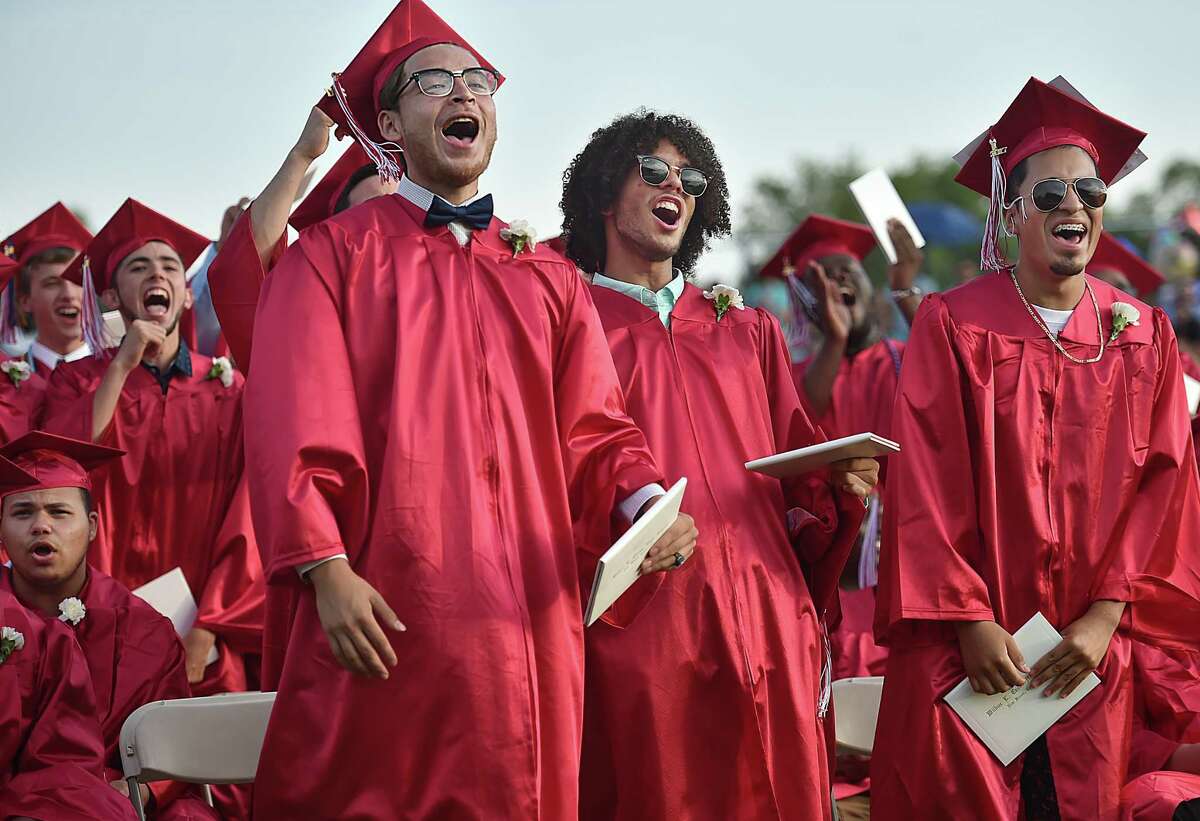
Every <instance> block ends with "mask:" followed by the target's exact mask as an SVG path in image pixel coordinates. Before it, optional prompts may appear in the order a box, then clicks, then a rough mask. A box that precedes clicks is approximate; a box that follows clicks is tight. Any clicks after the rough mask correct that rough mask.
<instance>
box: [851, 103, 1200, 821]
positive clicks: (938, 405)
mask: <svg viewBox="0 0 1200 821" xmlns="http://www.w3.org/2000/svg"><path fill="white" fill-rule="evenodd" d="M1144 136H1145V135H1144V134H1143V133H1142V132H1141V131H1138V130H1136V129H1134V128H1131V127H1130V126H1128V125H1125V124H1124V123H1122V122H1120V121H1118V120H1116V119H1114V118H1112V117H1109V116H1107V115H1106V114H1103V113H1102V112H1100V111H1098V110H1097V109H1096V108H1094V107H1093V106H1091V105H1090V104H1088V103H1087V102H1085V101H1083V100H1082V99H1081V98H1079V97H1077V96H1075V95H1074V94H1072V93H1068V92H1067V91H1063V90H1059V88H1058V87H1056V86H1052V85H1047V84H1045V83H1042V82H1040V81H1038V80H1036V79H1031V80H1030V81H1029V82H1028V84H1027V85H1026V86H1025V88H1024V89H1023V90H1022V91H1021V93H1020V94H1019V95H1018V96H1017V98H1016V100H1015V101H1014V102H1013V103H1012V104H1011V105H1010V106H1009V108H1008V110H1007V111H1005V113H1004V114H1003V116H1002V117H1001V118H1000V119H999V120H998V121H997V122H996V123H995V124H994V125H993V126H991V128H990V129H989V130H988V132H987V133H985V135H984V137H983V138H982V139H981V140H979V141H978V142H977V143H975V144H973V145H972V146H971V147H970V149H969V150H968V151H967V152H964V153H965V154H966V155H967V157H968V158H967V160H966V163H965V165H964V166H963V168H962V171H961V172H960V173H959V175H958V177H957V179H958V181H959V182H961V183H963V184H964V185H966V186H968V187H970V188H972V189H974V190H976V191H978V192H980V193H982V194H984V195H985V196H988V197H990V200H991V211H990V218H989V222H988V225H989V227H990V230H989V232H988V233H987V234H986V235H985V237H984V249H983V254H982V263H983V265H982V267H983V269H984V271H985V273H984V275H983V276H980V277H978V278H976V279H974V280H973V281H971V282H969V283H968V284H966V285H963V286H961V287H959V288H956V289H954V290H952V291H949V292H947V293H945V294H934V295H931V296H929V297H926V299H925V300H924V302H923V303H922V305H921V308H920V310H919V313H918V315H917V318H916V320H915V322H914V324H913V331H912V335H911V337H910V339H909V343H908V347H907V349H906V352H905V359H904V369H903V372H902V374H901V376H900V386H899V392H898V396H897V400H896V405H895V411H894V414H893V428H892V430H893V436H894V437H895V438H896V440H897V441H898V442H900V443H901V444H902V446H903V448H904V450H903V452H902V453H901V454H899V456H898V457H896V458H895V459H894V460H893V461H892V463H891V464H890V466H889V475H888V488H887V502H886V505H887V510H888V511H889V512H891V511H896V512H897V515H895V516H889V517H887V519H886V521H885V522H884V529H885V535H884V540H883V547H882V551H881V563H880V573H879V600H878V606H877V611H876V614H877V615H876V628H877V633H878V634H879V636H880V638H881V640H882V641H884V642H885V643H886V644H888V645H889V649H890V653H889V658H888V669H887V681H886V684H885V686H884V692H883V701H882V705H881V708H880V712H879V721H878V729H877V732H876V735H875V747H874V751H873V756H872V759H871V785H872V816H873V817H876V818H881V819H885V821H886V819H909V818H923V819H941V818H945V819H950V818H961V817H964V815H969V816H970V817H972V818H980V819H1015V818H1017V817H1018V816H1019V817H1021V818H1024V819H1028V820H1029V821H1033V820H1034V819H1059V818H1061V819H1115V818H1117V816H1118V805H1119V800H1120V791H1121V787H1122V782H1123V780H1124V778H1125V774H1126V770H1127V762H1128V758H1129V741H1130V721H1131V718H1130V717H1131V715H1132V711H1133V708H1134V703H1135V699H1134V694H1133V685H1132V684H1131V676H1130V655H1131V647H1132V645H1133V644H1134V643H1135V642H1145V643H1146V644H1150V645H1155V644H1157V645H1161V646H1163V647H1165V648H1167V649H1174V650H1176V651H1179V650H1181V649H1182V650H1184V651H1185V652H1186V653H1189V654H1191V655H1195V653H1196V652H1197V651H1200V616H1198V613H1200V583H1198V581H1197V576H1196V573H1195V568H1196V567H1197V565H1198V559H1200V557H1197V555H1196V550H1197V545H1196V534H1197V533H1198V532H1200V494H1198V492H1197V481H1198V480H1197V472H1196V468H1195V465H1194V461H1193V457H1192V441H1191V434H1190V426H1189V419H1188V412H1187V403H1186V399H1185V391H1184V385H1183V378H1182V374H1181V370H1180V363H1179V355H1178V352H1177V345H1176V342H1175V336H1174V333H1173V332H1172V330H1171V326H1170V323H1169V322H1168V320H1167V318H1166V316H1165V314H1163V312H1162V311H1161V310H1158V309H1151V308H1150V307H1149V306H1147V305H1145V304H1143V303H1141V302H1139V301H1138V300H1137V299H1135V298H1133V297H1131V296H1129V295H1127V294H1124V293H1122V292H1120V291H1118V290H1116V289H1115V288H1113V287H1112V286H1110V285H1107V284H1106V283H1104V282H1102V281H1100V280H1099V279H1096V278H1094V277H1092V276H1090V275H1089V274H1088V273H1086V270H1087V267H1088V264H1089V262H1090V260H1091V259H1092V255H1093V253H1094V251H1095V248H1096V244H1097V242H1098V241H1099V239H1100V235H1101V231H1102V228H1103V217H1104V205H1105V201H1106V198H1107V188H1108V185H1109V184H1111V183H1112V182H1113V181H1115V180H1116V179H1117V178H1119V177H1120V176H1121V173H1122V169H1124V168H1128V165H1127V163H1128V162H1129V161H1130V160H1131V159H1132V158H1135V153H1136V151H1137V147H1138V144H1139V143H1140V142H1141V140H1142V138H1143V137H1144ZM998 230H1003V231H1004V233H1006V234H1007V235H1009V236H1010V237H1015V238H1016V239H1017V240H1018V244H1019V256H1018V255H1015V254H1014V255H1006V254H1004V253H1002V248H1001V247H1000V244H999V242H998V240H997V239H996V236H995V233H996V232H997V231H998ZM1009 250H1010V251H1011V250H1012V249H1009ZM1038 613H1041V614H1042V615H1043V616H1044V617H1045V618H1046V620H1047V621H1049V623H1050V624H1051V625H1052V626H1053V627H1054V628H1055V629H1056V630H1057V631H1058V632H1059V633H1060V634H1061V635H1062V637H1063V638H1062V641H1061V642H1060V643H1059V644H1057V646H1055V647H1053V649H1051V650H1050V651H1049V652H1047V653H1045V654H1044V655H1043V656H1042V657H1040V658H1038V657H1025V656H1024V655H1023V654H1022V652H1021V650H1020V648H1019V647H1018V646H1017V643H1016V641H1015V640H1014V638H1013V634H1014V633H1016V632H1017V631H1018V629H1019V628H1021V627H1022V626H1023V625H1024V624H1025V623H1026V622H1027V621H1029V619H1031V618H1032V617H1033V616H1035V615H1036V614H1038ZM1091 673H1095V674H1096V675H1098V677H1099V679H1100V684H1099V686H1098V687H1097V688H1096V690H1095V691H1093V692H1091V693H1089V694H1087V695H1086V696H1084V697H1083V699H1082V700H1081V701H1079V702H1078V703H1077V704H1075V705H1074V706H1073V707H1072V708H1071V710H1070V711H1069V712H1067V713H1066V714H1065V715H1063V716H1062V717H1061V718H1060V719H1059V720H1058V721H1057V722H1056V723H1054V724H1053V725H1052V726H1051V727H1050V728H1049V730H1048V731H1046V732H1045V733H1044V734H1043V735H1042V736H1041V737H1039V738H1038V739H1036V740H1035V741H1034V742H1033V743H1032V744H1031V745H1030V746H1029V747H1027V748H1026V749H1025V751H1024V753H1023V754H1022V755H1020V756H1019V757H1018V758H1017V759H1016V760H1014V761H1013V762H1012V763H1011V764H1009V765H1008V766H1001V764H1000V763H999V761H998V759H997V758H996V757H995V756H993V754H992V752H991V751H990V750H989V749H988V747H987V746H986V745H985V744H984V742H983V741H981V740H980V739H979V738H978V737H976V736H975V735H974V734H973V733H972V731H971V730H969V729H968V728H967V725H966V724H965V723H963V722H962V721H961V720H959V718H958V717H957V716H956V715H954V714H953V713H952V710H951V708H950V707H949V706H948V705H947V704H946V702H944V701H943V700H942V699H943V697H944V696H945V695H946V694H947V693H948V692H949V691H950V690H951V689H952V688H954V687H955V686H957V685H958V684H959V683H960V682H962V681H963V680H964V679H966V680H968V681H969V682H970V686H971V687H972V688H973V689H974V690H975V691H976V692H977V693H980V694H984V695H996V694H1000V693H1003V692H1005V691H1008V690H1009V689H1010V688H1014V687H1021V686H1024V685H1026V684H1027V683H1028V685H1029V687H1030V688H1032V689H1031V690H1030V691H1029V692H1028V693H1027V694H1025V695H1023V696H1020V698H1023V699H1025V701H1017V702H1016V706H1015V707H1014V708H1013V713H1012V714H1009V713H1002V714H1001V715H1002V716H1003V717H1002V718H1000V719H999V720H998V725H997V728H998V729H997V732H1005V731H1008V730H1010V729H1012V728H1013V727H1014V726H1018V725H1019V723H1020V721H1021V720H1022V717H1021V713H1022V712H1023V707H1022V705H1026V706H1027V705H1028V704H1030V703H1032V702H1030V701H1028V700H1029V699H1041V698H1055V699H1058V698H1065V697H1067V696H1069V695H1071V694H1072V693H1073V692H1075V691H1076V689H1077V688H1079V687H1080V685H1081V684H1082V683H1083V682H1084V681H1085V680H1086V679H1087V677H1088V676H1089V674H1091Z"/></svg>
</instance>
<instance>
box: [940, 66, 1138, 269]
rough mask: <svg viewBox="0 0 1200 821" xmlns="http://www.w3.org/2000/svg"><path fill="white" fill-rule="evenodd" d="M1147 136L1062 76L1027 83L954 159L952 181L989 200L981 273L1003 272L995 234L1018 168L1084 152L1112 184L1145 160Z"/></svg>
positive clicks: (1102, 176) (981, 256)
mask: <svg viewBox="0 0 1200 821" xmlns="http://www.w3.org/2000/svg"><path fill="white" fill-rule="evenodd" d="M1145 137H1146V133H1145V132H1144V131H1139V130H1138V129H1136V128H1133V127H1132V126H1129V125H1126V124H1125V123H1123V122H1121V121H1120V120H1118V119H1116V118H1114V117H1110V116H1109V115H1107V114H1105V113H1104V112H1102V111H1100V110H1099V109H1098V108H1096V107H1095V106H1093V105H1092V104H1091V103H1089V102H1088V101H1087V99H1085V98H1084V97H1083V95H1082V94H1080V93H1079V92H1078V91H1077V90H1076V89H1075V87H1074V86H1072V85H1071V84H1070V83H1068V82H1067V81H1066V80H1064V79H1063V78H1062V77H1058V78H1056V79H1055V81H1054V83H1051V84H1047V83H1043V82H1042V81H1041V80H1039V79H1037V78H1036V77H1031V78H1029V82H1027V83H1026V84H1025V87H1024V88H1022V89H1021V92H1020V93H1019V94H1018V95H1017V97H1016V99H1015V100H1013V101H1012V103H1011V104H1010V105H1009V107H1008V108H1007V109H1006V110H1005V112H1004V113H1003V114H1002V115H1000V119H999V120H997V121H996V122H995V123H994V124H993V125H992V126H991V127H990V128H989V129H988V130H987V131H985V132H984V133H983V134H982V135H980V136H979V137H978V138H976V139H975V140H973V141H972V142H971V143H970V145H968V146H967V147H966V148H964V149H963V150H962V151H960V152H959V153H958V154H956V155H955V157H954V159H955V160H956V161H957V162H958V163H959V164H960V165H961V166H962V168H961V170H960V171H959V172H958V174H957V176H955V178H954V179H955V180H956V181H957V182H959V183H961V184H962V185H965V186H966V187H968V188H970V189H971V190H973V191H978V192H979V193H980V194H983V195H984V196H985V197H989V198H990V199H991V204H990V206H989V209H988V219H987V224H986V225H985V226H984V233H983V249H982V253H981V254H980V265H981V267H982V269H983V270H985V271H993V270H1000V269H1002V268H1004V267H1006V263H1005V261H1004V259H1003V256H1002V255H1001V253H1000V251H999V248H998V246H997V233H998V232H999V230H1000V226H1001V223H1002V220H1001V214H1002V213H1003V210H1004V205H1005V202H1006V192H1005V183H1006V180H1007V178H1008V175H1009V174H1010V173H1012V170H1013V168H1015V167H1016V165H1017V164H1018V163H1020V162H1021V161H1022V160H1024V159H1027V158H1028V157H1031V156H1033V155H1034V154H1037V153H1038V152H1040V151H1046V150H1047V149H1050V148H1057V147H1059V146H1064V145H1073V146H1077V147H1078V148H1082V149H1083V150H1084V151H1086V152H1087V153H1088V155H1089V156H1090V157H1091V158H1092V160H1093V161H1094V162H1095V163H1096V173H1097V175H1098V176H1099V177H1100V178H1101V179H1102V180H1104V182H1105V183H1107V184H1109V185H1112V184H1113V183H1115V182H1116V181H1117V180H1119V179H1121V178H1122V177H1123V176H1125V175H1126V174H1128V173H1129V172H1130V171H1132V170H1133V169H1134V168H1136V167H1137V165H1139V164H1140V163H1141V162H1142V161H1144V160H1145V155H1144V154H1141V153H1140V152H1139V151H1138V146H1139V145H1140V144H1141V142H1142V140H1143V139H1145Z"/></svg>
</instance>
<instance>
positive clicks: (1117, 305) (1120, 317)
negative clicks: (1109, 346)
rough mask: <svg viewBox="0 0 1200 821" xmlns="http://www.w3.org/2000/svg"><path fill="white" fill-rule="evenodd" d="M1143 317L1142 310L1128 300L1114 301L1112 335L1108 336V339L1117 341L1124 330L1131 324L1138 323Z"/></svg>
mask: <svg viewBox="0 0 1200 821" xmlns="http://www.w3.org/2000/svg"><path fill="white" fill-rule="evenodd" d="M1141 318H1142V312H1141V311H1139V310H1138V309H1137V308H1135V307H1133V306H1132V305H1130V304H1129V303H1128V302H1114V303H1113V304H1112V336H1110V337H1109V338H1108V341H1109V342H1116V341H1117V337H1118V336H1120V335H1121V332H1122V331H1124V330H1125V329H1126V328H1128V327H1129V326H1130V325H1137V324H1138V320H1139V319H1141Z"/></svg>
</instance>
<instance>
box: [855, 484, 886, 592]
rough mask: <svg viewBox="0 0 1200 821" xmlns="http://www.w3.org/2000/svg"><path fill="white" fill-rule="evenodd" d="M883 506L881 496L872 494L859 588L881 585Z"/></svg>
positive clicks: (861, 557)
mask: <svg viewBox="0 0 1200 821" xmlns="http://www.w3.org/2000/svg"><path fill="white" fill-rule="evenodd" d="M882 506H883V504H882V502H881V501H880V500H879V494H878V493H873V494H871V499H870V509H869V511H868V513H867V526H866V528H865V529H864V531H863V543H862V550H860V551H859V553H858V586H859V587H860V588H861V587H875V586H876V585H877V584H879V524H880V515H879V512H880V508H881V507H882Z"/></svg>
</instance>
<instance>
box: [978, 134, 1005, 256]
mask: <svg viewBox="0 0 1200 821" xmlns="http://www.w3.org/2000/svg"><path fill="white" fill-rule="evenodd" d="M988 143H989V144H990V145H991V152H990V153H991V162H992V189H991V190H992V198H991V202H990V203H989V204H988V215H987V222H985V223H984V225H983V248H982V249H981V250H980V253H979V269H980V271H981V272H982V273H985V274H986V273H988V272H989V271H1002V270H1004V269H1005V268H1007V267H1009V266H1008V262H1007V261H1006V260H1005V259H1004V254H1002V253H1001V251H1000V243H999V234H1000V229H1001V227H1002V226H1003V224H1004V204H1005V203H1004V197H1005V194H1006V192H1005V187H1006V181H1005V179H1004V166H1003V165H1001V164H1000V155H1002V154H1004V153H1005V152H1006V151H1008V149H1007V148H999V147H997V145H996V140H995V139H989V140H988Z"/></svg>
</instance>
